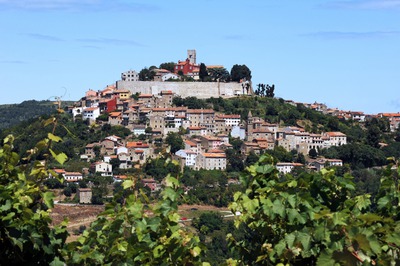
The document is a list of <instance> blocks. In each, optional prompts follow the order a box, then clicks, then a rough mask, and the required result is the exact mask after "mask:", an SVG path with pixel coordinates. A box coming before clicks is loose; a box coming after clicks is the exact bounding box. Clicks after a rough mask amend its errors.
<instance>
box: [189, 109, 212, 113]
mask: <svg viewBox="0 0 400 266" xmlns="http://www.w3.org/2000/svg"><path fill="white" fill-rule="evenodd" d="M186 112H187V113H188V114H201V113H203V114H213V113H214V110H213V109H187V111H186Z"/></svg>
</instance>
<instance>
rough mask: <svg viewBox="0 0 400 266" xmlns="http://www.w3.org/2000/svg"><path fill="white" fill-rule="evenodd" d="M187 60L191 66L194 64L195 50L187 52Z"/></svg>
mask: <svg viewBox="0 0 400 266" xmlns="http://www.w3.org/2000/svg"><path fill="white" fill-rule="evenodd" d="M187 58H188V59H189V61H190V63H191V64H194V65H195V64H196V50H187Z"/></svg>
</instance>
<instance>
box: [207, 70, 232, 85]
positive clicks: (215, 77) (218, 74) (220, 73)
mask: <svg viewBox="0 0 400 266" xmlns="http://www.w3.org/2000/svg"><path fill="white" fill-rule="evenodd" d="M208 74H209V77H210V81H214V82H215V81H221V82H229V81H230V78H231V77H230V75H229V72H228V70H226V69H225V68H223V67H221V68H210V69H208Z"/></svg>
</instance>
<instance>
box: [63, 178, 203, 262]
mask: <svg viewBox="0 0 400 266" xmlns="http://www.w3.org/2000/svg"><path fill="white" fill-rule="evenodd" d="M165 181H166V188H165V190H164V191H163V192H162V198H163V200H161V201H160V202H158V203H157V204H155V205H154V206H153V205H150V204H146V203H147V202H143V200H142V199H141V198H139V197H136V196H135V195H134V194H130V195H129V196H128V197H127V198H126V200H125V203H124V204H123V205H120V204H119V203H116V202H113V203H111V204H108V205H107V206H106V209H105V211H104V212H103V213H101V214H100V215H99V217H98V219H97V220H96V221H95V222H94V223H93V224H92V226H91V228H90V229H89V230H87V231H85V232H84V233H83V235H82V236H81V237H80V238H79V240H78V241H76V242H73V243H71V244H69V245H68V249H67V257H68V265H83V264H85V265H100V264H101V265H138V264H140V265H200V264H201V262H200V255H201V253H202V247H201V245H200V243H199V242H200V241H199V238H198V237H196V236H194V235H193V234H192V233H190V232H188V231H186V230H185V229H184V228H182V227H181V226H180V225H179V219H180V217H179V215H178V209H177V207H178V206H177V199H178V197H180V193H181V192H182V191H180V190H179V182H178V181H177V179H175V178H173V177H170V176H169V177H167V178H166V180H165ZM134 183H135V181H134V180H127V181H125V182H124V184H123V187H124V188H125V189H132V188H133V187H134ZM177 190H178V191H177Z"/></svg>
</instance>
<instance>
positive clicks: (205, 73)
mask: <svg viewBox="0 0 400 266" xmlns="http://www.w3.org/2000/svg"><path fill="white" fill-rule="evenodd" d="M207 76H208V71H207V67H206V65H205V64H204V63H201V64H200V70H199V78H200V80H201V81H204V79H205V78H206V77H207Z"/></svg>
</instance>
